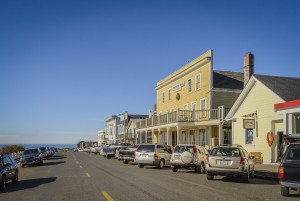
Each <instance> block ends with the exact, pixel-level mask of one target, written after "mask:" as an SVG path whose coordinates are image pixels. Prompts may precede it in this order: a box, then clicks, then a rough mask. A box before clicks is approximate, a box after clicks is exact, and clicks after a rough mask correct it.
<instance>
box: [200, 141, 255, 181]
mask: <svg viewBox="0 0 300 201" xmlns="http://www.w3.org/2000/svg"><path fill="white" fill-rule="evenodd" d="M253 158H254V157H253V156H250V155H249V154H248V152H247V151H246V150H245V149H244V148H243V147H242V146H241V145H218V146H217V147H215V148H213V149H212V150H211V152H210V154H209V156H207V162H206V164H205V168H206V176H207V179H208V180H213V179H214V176H215V175H222V176H239V177H242V179H243V181H245V182H249V178H250V177H252V178H253V177H254V163H253V162H252V159H253Z"/></svg>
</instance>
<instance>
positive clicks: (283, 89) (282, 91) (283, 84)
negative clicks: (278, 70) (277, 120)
mask: <svg viewBox="0 0 300 201" xmlns="http://www.w3.org/2000/svg"><path fill="white" fill-rule="evenodd" d="M254 77H255V78H256V79H258V80H259V81H260V82H262V83H263V84H264V85H265V86H266V87H268V88H269V89H270V90H272V91H273V92H274V93H276V94H277V95H278V96H279V97H281V98H282V99H284V100H285V101H292V100H298V99H300V78H294V77H280V76H269V75H254Z"/></svg>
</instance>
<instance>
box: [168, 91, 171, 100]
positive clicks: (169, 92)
mask: <svg viewBox="0 0 300 201" xmlns="http://www.w3.org/2000/svg"><path fill="white" fill-rule="evenodd" d="M171 91H172V90H171V89H169V91H168V98H169V101H170V100H171V97H172V96H171Z"/></svg>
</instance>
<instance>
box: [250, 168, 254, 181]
mask: <svg viewBox="0 0 300 201" xmlns="http://www.w3.org/2000/svg"><path fill="white" fill-rule="evenodd" d="M250 178H252V179H253V178H254V168H253V170H252V172H251V174H250Z"/></svg>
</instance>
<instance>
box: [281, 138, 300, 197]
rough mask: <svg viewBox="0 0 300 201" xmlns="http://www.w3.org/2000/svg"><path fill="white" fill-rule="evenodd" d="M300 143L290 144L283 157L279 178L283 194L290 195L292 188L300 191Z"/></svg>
mask: <svg viewBox="0 0 300 201" xmlns="http://www.w3.org/2000/svg"><path fill="white" fill-rule="evenodd" d="M299 170H300V143H297V144H293V143H292V144H289V145H288V146H287V148H286V151H285V153H284V155H283V157H282V159H281V163H280V165H279V169H278V178H279V182H280V187H281V195H282V196H289V195H290V190H294V191H298V190H299V192H300V171H299Z"/></svg>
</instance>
